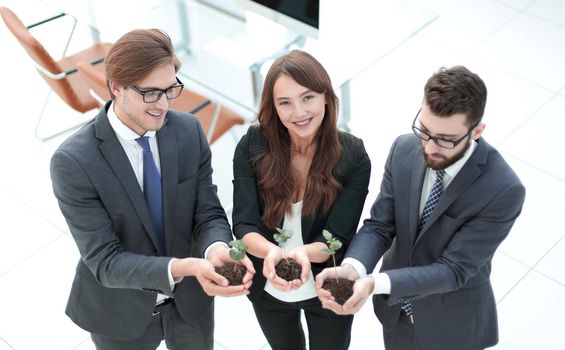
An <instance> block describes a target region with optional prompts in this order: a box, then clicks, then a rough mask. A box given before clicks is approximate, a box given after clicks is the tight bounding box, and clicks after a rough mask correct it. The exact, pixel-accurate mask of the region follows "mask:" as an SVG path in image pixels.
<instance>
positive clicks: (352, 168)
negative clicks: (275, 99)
mask: <svg viewBox="0 0 565 350" xmlns="http://www.w3.org/2000/svg"><path fill="white" fill-rule="evenodd" d="M339 141H340V143H341V145H342V147H343V153H342V156H341V159H340V160H339V161H338V163H337V164H336V166H335V168H334V170H333V175H334V177H335V178H336V179H337V180H338V181H339V182H340V183H341V184H342V186H343V188H342V190H341V192H340V193H339V195H338V197H337V199H336V201H335V202H334V204H333V206H332V208H331V209H330V211H329V213H328V214H325V215H324V214H322V213H321V210H318V214H316V215H315V217H313V218H308V217H303V218H302V240H303V241H304V244H308V243H312V242H324V243H325V241H326V240H325V239H324V238H323V236H322V230H323V229H326V230H328V231H330V232H331V233H332V234H333V235H334V236H336V237H337V238H339V240H340V241H341V242H342V243H343V248H342V249H340V250H339V251H338V252H337V254H336V259H337V260H338V264H339V262H341V260H342V257H343V254H344V252H345V251H346V249H347V246H348V245H349V242H350V241H351V239H352V238H353V235H354V234H355V232H356V230H357V226H358V224H359V219H360V217H361V212H362V211H363V205H364V203H365V198H366V197H367V193H368V186H369V178H370V175H371V162H370V160H369V156H368V155H367V152H366V151H365V147H364V146H363V141H361V139H359V138H357V137H355V136H353V135H351V134H348V133H345V132H340V133H339ZM265 146H266V139H265V137H264V136H263V135H262V133H261V131H260V129H259V127H258V126H251V127H250V128H249V130H248V131H247V134H246V135H244V136H243V137H242V138H241V140H240V141H239V144H238V145H237V147H236V150H235V154H234V160H233V173H234V180H233V185H234V193H233V198H234V207H233V217H232V219H233V230H234V235H235V236H236V237H237V238H238V239H241V238H242V237H243V236H245V234H247V233H249V232H257V233H260V234H261V235H263V237H265V238H266V239H268V240H269V241H271V242H273V243H274V244H277V243H276V242H275V240H274V238H273V234H274V233H275V232H274V230H273V229H269V228H267V227H266V226H265V224H264V223H263V221H262V220H261V217H262V215H263V211H264V204H263V203H262V201H261V199H260V196H259V187H258V179H257V172H256V169H255V168H254V167H253V165H252V162H251V160H252V159H254V158H255V157H256V156H257V155H260V154H261V153H262V152H263V151H264V149H265ZM281 225H282V220H281ZM250 258H251V260H252V261H253V265H254V267H255V270H256V271H257V273H256V274H255V276H254V278H253V285H252V286H251V290H250V294H249V298H250V299H251V301H254V300H257V299H258V298H259V296H260V295H261V294H262V292H263V290H264V288H265V283H266V279H265V277H264V276H263V274H262V273H261V271H262V270H263V259H259V258H256V257H254V256H252V255H250ZM327 266H333V262H332V259H329V260H328V262H327V263H312V273H313V275H314V276H315V275H317V274H318V273H319V272H320V271H321V270H322V269H324V268H325V267H327Z"/></svg>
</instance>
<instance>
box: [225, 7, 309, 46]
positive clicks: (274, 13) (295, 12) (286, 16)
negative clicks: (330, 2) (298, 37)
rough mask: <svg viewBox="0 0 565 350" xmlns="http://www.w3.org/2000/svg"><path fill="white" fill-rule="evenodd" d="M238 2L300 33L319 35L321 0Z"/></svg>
mask: <svg viewBox="0 0 565 350" xmlns="http://www.w3.org/2000/svg"><path fill="white" fill-rule="evenodd" d="M236 2H237V3H238V4H239V5H241V6H243V7H244V8H246V9H248V10H251V11H253V12H256V13H258V14H260V15H262V16H265V17H267V18H270V19H271V20H273V21H275V22H277V23H280V24H282V25H284V26H286V27H287V28H289V29H291V30H293V31H295V32H297V33H299V34H303V35H308V36H311V37H317V36H318V30H319V28H320V0H236Z"/></svg>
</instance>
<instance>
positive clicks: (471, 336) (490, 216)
mask: <svg viewBox="0 0 565 350" xmlns="http://www.w3.org/2000/svg"><path fill="white" fill-rule="evenodd" d="M486 99H487V89H486V86H485V84H484V82H483V81H482V80H481V78H480V77H479V76H478V75H476V74H474V73H472V72H470V71H469V70H468V69H466V68H465V67H462V66H456V67H453V68H450V69H445V68H442V69H441V70H440V71H438V72H437V73H435V74H434V75H433V76H432V77H431V78H430V79H429V80H428V82H427V84H426V86H425V89H424V99H423V103H422V107H421V109H420V110H419V111H418V113H417V114H416V117H415V118H414V121H413V123H412V131H413V134H409V135H403V136H400V137H399V138H397V139H396V141H395V142H394V144H393V146H392V148H391V150H390V153H389V156H388V159H387V161H386V165H385V172H384V175H383V180H382V184H381V189H380V193H379V196H378V198H377V200H376V201H375V203H374V204H373V207H372V209H371V217H370V218H369V219H367V220H365V222H364V225H363V227H362V228H361V229H360V231H359V232H358V233H357V235H356V236H355V237H354V239H353V241H352V242H351V244H350V246H349V248H348V250H347V253H346V258H345V259H344V261H343V263H342V266H341V267H339V268H338V269H337V273H338V274H339V276H340V277H345V278H349V279H352V280H354V279H355V280H357V281H356V283H355V286H354V293H353V296H352V297H351V298H350V299H349V300H348V301H346V302H345V304H344V305H338V304H337V303H335V301H334V300H333V298H332V296H331V294H330V293H329V292H328V291H326V290H324V289H322V288H321V286H322V283H323V281H324V279H327V278H331V277H334V276H335V274H336V270H334V269H326V270H325V271H323V272H322V273H321V274H319V275H318V278H317V279H316V287H317V290H318V295H319V297H320V299H321V300H322V303H323V305H324V306H325V307H326V308H329V309H331V310H332V311H334V312H336V313H338V314H352V313H355V312H357V311H359V309H360V308H361V306H362V305H363V304H364V302H365V301H366V299H367V298H368V296H370V295H373V305H374V310H375V313H376V315H377V317H378V318H379V320H380V322H381V323H382V325H383V336H384V342H385V347H386V349H389V350H390V349H399V350H406V349H424V350H426V349H433V350H442V349H445V350H453V349H457V350H464V349H473V350H474V349H484V348H487V347H491V346H494V345H495V344H497V342H498V325H497V316H496V304H495V299H494V295H493V291H492V287H491V283H490V272H491V262H492V258H493V255H494V253H495V251H496V249H497V247H498V246H499V244H500V243H501V242H502V241H503V240H504V239H505V238H506V236H507V235H508V232H509V231H510V229H511V227H512V225H513V224H514V221H515V220H516V218H517V217H518V216H519V214H520V212H521V209H522V204H523V202H524V198H525V189H524V186H523V185H522V183H521V182H520V180H519V179H518V177H517V176H516V174H515V173H514V171H513V170H512V169H511V168H510V166H509V165H508V164H507V163H506V161H505V160H504V159H503V158H502V156H501V155H500V154H499V153H498V152H497V151H496V150H495V149H494V148H493V147H492V146H491V145H489V144H488V143H487V142H486V141H485V140H484V139H483V138H481V135H482V133H483V131H484V128H485V124H484V123H482V122H481V120H482V117H483V113H484V109H485V105H486ZM381 257H382V267H381V270H380V272H376V271H375V272H374V273H373V274H372V275H367V273H371V272H372V271H373V269H374V268H375V266H376V264H377V262H378V261H379V260H380V259H381Z"/></svg>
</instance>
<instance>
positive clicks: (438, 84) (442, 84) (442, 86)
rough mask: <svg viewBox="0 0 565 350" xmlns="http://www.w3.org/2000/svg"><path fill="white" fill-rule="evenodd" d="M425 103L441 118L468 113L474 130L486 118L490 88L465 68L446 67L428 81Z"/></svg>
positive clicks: (469, 122) (425, 88) (469, 121)
mask: <svg viewBox="0 0 565 350" xmlns="http://www.w3.org/2000/svg"><path fill="white" fill-rule="evenodd" d="M424 102H425V103H426V104H427V105H428V106H429V108H430V110H431V111H432V113H434V114H435V115H437V116H440V117H448V116H451V115H454V114H457V113H464V114H465V115H466V116H467V125H468V126H469V127H472V126H474V125H477V124H478V123H479V122H480V121H481V119H482V118H483V115H484V112H485V106H486V102H487V88H486V85H485V83H484V82H483V80H482V79H481V78H480V77H479V76H478V75H477V74H475V73H473V72H471V71H470V70H468V69H467V68H465V67H463V66H454V67H452V68H445V67H442V68H440V69H439V71H438V72H436V73H434V74H433V75H432V76H431V77H430V79H428V82H427V83H426V86H425V87H424Z"/></svg>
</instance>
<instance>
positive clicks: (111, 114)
mask: <svg viewBox="0 0 565 350" xmlns="http://www.w3.org/2000/svg"><path fill="white" fill-rule="evenodd" d="M107 115H108V121H109V122H110V125H111V126H112V129H114V132H115V133H116V135H118V136H119V137H121V138H122V139H124V140H128V141H133V140H135V139H137V138H139V135H138V134H137V133H136V132H135V131H133V130H132V129H130V128H129V127H128V126H127V125H125V124H124V123H123V122H122V121H121V120H120V119H119V118H118V115H117V114H116V112H115V111H114V101H112V103H111V104H110V107H109V108H108V112H107ZM143 136H145V137H153V136H155V131H154V130H150V131H147V132H146V133H145V135H143Z"/></svg>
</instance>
